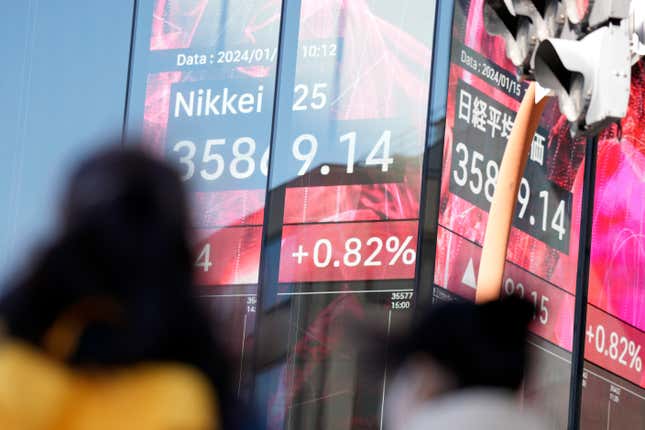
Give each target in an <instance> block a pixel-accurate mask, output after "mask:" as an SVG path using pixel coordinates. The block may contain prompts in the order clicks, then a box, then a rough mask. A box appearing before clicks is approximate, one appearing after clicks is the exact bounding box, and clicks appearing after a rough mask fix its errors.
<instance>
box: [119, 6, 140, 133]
mask: <svg viewBox="0 0 645 430" xmlns="http://www.w3.org/2000/svg"><path fill="white" fill-rule="evenodd" d="M138 6H139V0H133V2H132V26H131V27H130V52H129V53H128V76H127V77H126V81H125V103H124V105H123V125H122V127H121V142H125V140H126V135H127V130H128V113H129V110H130V88H131V86H132V82H131V80H132V62H133V59H134V44H135V40H136V35H137V15H138V14H137V9H138Z"/></svg>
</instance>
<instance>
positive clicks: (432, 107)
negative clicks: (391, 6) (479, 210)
mask: <svg viewBox="0 0 645 430" xmlns="http://www.w3.org/2000/svg"><path fill="white" fill-rule="evenodd" d="M453 14H454V0H442V1H438V2H437V4H436V13H435V34H434V46H433V50H432V67H431V78H430V97H429V103H428V116H427V122H426V130H427V131H426V147H425V154H424V160H423V174H422V176H421V180H422V182H421V184H422V185H421V200H420V201H421V209H420V210H421V214H420V220H419V235H418V237H419V243H418V245H417V247H418V260H417V261H418V263H417V267H416V274H415V296H416V297H417V299H416V300H415V301H414V306H415V310H414V316H415V318H416V317H418V316H419V312H418V310H419V309H424V308H425V307H426V306H429V305H430V304H431V301H432V290H433V288H434V286H433V285H434V265H435V254H436V246H437V225H438V221H439V199H440V192H439V191H440V184H441V170H442V169H441V167H442V164H443V142H444V135H445V119H446V101H447V94H448V76H449V73H450V50H451V46H452V20H453Z"/></svg>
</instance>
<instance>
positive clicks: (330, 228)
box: [256, 0, 435, 428]
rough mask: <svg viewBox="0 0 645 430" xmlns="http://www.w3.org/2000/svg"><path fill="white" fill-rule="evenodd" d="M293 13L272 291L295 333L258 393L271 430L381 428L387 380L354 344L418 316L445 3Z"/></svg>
mask: <svg viewBox="0 0 645 430" xmlns="http://www.w3.org/2000/svg"><path fill="white" fill-rule="evenodd" d="M287 4H289V5H290V6H288V7H291V8H292V9H289V10H287V11H285V12H284V14H283V16H284V19H285V20H286V22H285V23H283V35H282V45H281V51H280V52H281V54H280V62H281V67H280V78H279V84H278V87H279V89H278V92H277V96H276V97H277V105H276V122H275V131H274V140H273V144H272V148H271V165H270V169H269V170H270V172H269V176H270V182H269V187H270V194H269V217H268V221H267V246H266V249H265V252H266V261H268V262H269V263H268V264H267V266H266V267H265V268H264V270H265V272H263V273H262V277H263V281H264V280H266V282H265V283H263V286H262V288H263V290H262V293H261V294H262V306H263V312H265V314H266V317H265V316H264V315H265V314H263V317H262V318H267V319H269V318H273V319H279V318H284V319H286V320H288V326H285V333H284V346H283V348H284V355H283V356H282V358H281V360H282V361H281V363H282V364H281V365H280V366H278V367H276V368H275V369H274V370H273V371H272V373H269V372H268V371H267V372H260V373H259V374H258V375H257V382H256V387H258V390H260V391H262V390H264V391H265V392H266V398H265V399H264V400H265V401H266V403H267V404H266V410H267V417H266V422H267V423H268V426H269V428H314V427H315V426H316V425H317V424H315V423H316V422H318V421H316V420H323V421H324V423H325V424H324V425H323V424H320V425H321V426H322V427H324V428H353V427H361V428H362V427H370V428H371V427H376V426H378V425H379V422H381V421H380V420H382V415H381V412H382V410H383V399H384V393H385V389H386V377H385V369H384V368H383V369H381V370H379V372H378V376H377V377H376V378H375V379H373V378H366V377H364V376H361V374H360V373H361V372H360V370H361V369H362V368H364V367H365V360H366V358H367V357H360V352H359V350H358V349H357V345H356V344H355V343H352V342H351V341H350V342H348V338H347V333H348V330H349V327H351V326H352V324H354V323H358V322H361V321H362V322H366V321H370V324H371V325H374V326H379V325H382V326H383V328H384V330H388V333H389V330H390V328H392V327H396V326H401V325H402V324H404V323H405V321H407V319H408V318H409V315H410V311H411V308H412V303H413V296H414V277H415V268H416V264H417V246H418V231H419V218H420V197H421V177H422V165H423V156H424V152H425V142H426V121H427V114H428V99H429V85H430V65H431V53H432V38H433V33H434V27H433V22H434V10H435V5H434V4H433V3H431V2H426V1H422V0H403V1H401V2H397V3H393V2H391V1H389V0H369V1H361V2H337V1H322V2H314V1H301V2H300V1H293V2H291V1H289V2H287ZM292 12H293V15H289V14H290V13H292ZM263 258H264V257H263ZM262 321H264V319H262V320H261V322H260V326H262ZM285 324H286V323H285ZM286 327H288V328H286ZM260 330H262V327H260ZM273 341H274V342H275V340H273ZM267 349H268V348H267ZM259 355H260V356H261V358H260V360H259V361H260V362H262V361H263V359H262V356H263V355H264V354H263V352H262V351H261V352H260V353H259ZM367 359H368V362H371V363H375V362H376V361H377V360H376V359H375V358H374V357H372V360H369V358H367ZM267 361H268V360H267Z"/></svg>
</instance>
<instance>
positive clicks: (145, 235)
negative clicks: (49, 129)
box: [0, 147, 233, 430]
mask: <svg viewBox="0 0 645 430" xmlns="http://www.w3.org/2000/svg"><path fill="white" fill-rule="evenodd" d="M61 209H62V214H61V215H62V220H61V221H62V222H61V225H60V231H59V232H58V233H57V234H56V236H55V238H54V239H53V240H52V241H51V242H50V243H49V244H48V245H47V246H45V247H44V249H43V250H42V252H40V253H39V255H38V256H37V257H36V258H35V259H34V261H33V262H31V264H30V266H29V270H28V271H27V272H26V273H24V274H22V275H21V276H19V277H17V280H16V282H14V283H13V284H12V285H10V286H9V287H10V288H9V291H8V293H7V294H6V295H5V296H4V298H3V299H2V300H1V302H0V318H1V319H2V322H3V331H4V333H3V336H2V337H3V339H2V342H1V343H0V380H2V384H0V428H3V429H29V430H39V429H142V430H146V429H169V430H170V429H184V430H192V429H195V430H197V429H199V430H202V429H219V428H232V427H233V412H232V411H233V401H232V400H231V399H232V396H231V390H230V389H229V387H230V383H229V382H230V381H229V370H228V366H227V360H226V359H225V358H224V357H225V356H224V354H223V353H222V352H221V349H220V348H218V345H217V343H216V340H215V338H214V336H213V335H212V333H211V330H210V329H211V326H210V325H211V323H210V322H209V320H208V318H207V317H206V316H205V313H204V312H203V311H202V309H200V307H199V305H198V303H197V302H196V298H195V296H194V293H195V292H194V290H193V286H192V269H193V261H194V260H193V256H192V253H191V249H190V244H189V236H188V232H189V215H188V208H187V198H186V195H185V192H184V189H183V186H182V184H181V182H180V180H179V177H178V175H177V174H176V172H175V171H174V170H173V169H172V168H170V167H167V166H166V165H165V164H163V163H161V162H159V161H156V160H154V159H153V158H151V157H149V156H147V155H145V154H143V153H142V152H139V151H136V150H134V149H123V148H122V147H115V148H113V149H107V150H104V151H103V152H100V153H98V154H96V155H94V156H92V157H90V158H89V159H88V160H86V161H85V162H83V163H82V164H81V165H80V166H79V167H78V168H77V170H76V171H75V172H74V173H73V175H72V177H71V180H70V182H69V184H68V187H67V190H66V193H65V195H64V200H63V204H62V208H61Z"/></svg>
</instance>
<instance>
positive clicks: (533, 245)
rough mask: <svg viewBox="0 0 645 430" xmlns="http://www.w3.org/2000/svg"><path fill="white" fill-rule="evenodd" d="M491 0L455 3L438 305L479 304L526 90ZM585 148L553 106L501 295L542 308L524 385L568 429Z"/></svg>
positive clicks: (531, 161)
mask: <svg viewBox="0 0 645 430" xmlns="http://www.w3.org/2000/svg"><path fill="white" fill-rule="evenodd" d="M483 3H484V1H483V0H471V1H460V2H456V5H455V11H454V23H453V29H452V32H453V34H452V52H451V59H450V75H449V90H448V99H447V112H446V127H445V138H444V154H443V169H442V182H441V195H440V202H439V226H438V231H437V245H436V262H435V272H434V282H435V284H436V285H437V286H439V287H441V288H438V289H435V293H434V295H435V298H436V299H438V300H442V299H450V298H454V297H462V298H466V299H469V300H474V298H475V290H476V280H477V273H478V270H479V261H480V258H481V250H482V244H483V240H484V234H485V230H486V223H487V219H488V218H487V217H488V210H489V208H490V205H491V201H492V198H493V194H494V191H495V186H496V181H497V176H498V174H499V168H500V162H501V159H502V156H503V152H504V149H505V146H506V142H507V140H508V137H509V133H510V131H511V129H512V127H513V122H514V119H515V115H516V111H517V109H518V107H519V104H520V101H521V100H522V97H523V95H524V92H525V90H526V87H527V84H526V83H524V82H520V81H518V79H517V78H516V74H515V68H514V67H513V65H512V63H511V62H510V60H508V59H507V58H506V55H505V45H504V41H503V39H502V38H499V37H494V36H490V35H488V34H487V32H486V30H485V28H484V22H483V12H482V9H483ZM584 149H585V141H584V140H577V141H574V140H572V138H571V137H570V133H569V128H568V125H567V122H566V119H565V118H564V117H562V116H561V115H560V113H559V111H558V109H557V103H556V102H555V101H551V102H549V104H548V105H547V107H546V109H545V113H544V115H543V118H542V120H541V122H540V124H539V126H538V129H537V132H536V134H535V136H534V137H533V140H532V143H531V147H530V154H529V158H528V162H527V166H526V169H525V172H524V175H523V177H522V179H521V183H520V187H519V192H518V203H517V206H516V210H515V215H514V219H513V225H512V229H511V234H510V240H509V246H508V254H507V262H506V267H505V272H504V278H503V285H502V294H505V295H511V294H518V295H520V296H522V297H524V298H526V299H528V300H530V301H532V302H533V303H534V305H535V307H536V314H535V317H534V324H533V325H532V328H531V330H532V332H533V334H534V335H535V336H534V337H532V339H531V342H530V345H531V346H532V351H533V352H534V356H535V360H536V364H535V366H534V372H535V374H534V375H533V376H532V377H531V378H529V380H528V381H527V383H526V384H525V386H524V387H523V392H522V395H523V397H524V398H525V399H526V400H529V401H532V403H534V404H535V405H539V407H540V408H541V409H542V411H543V412H545V413H546V414H548V415H549V416H550V419H551V421H552V425H553V427H555V428H565V427H566V423H567V413H568V411H567V403H568V393H569V381H570V362H571V354H570V352H571V350H572V341H573V315H574V304H575V285H576V269H577V259H578V247H579V237H580V213H581V203H582V188H583V187H582V185H583V173H584V172H583V171H584V165H583V160H584Z"/></svg>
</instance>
